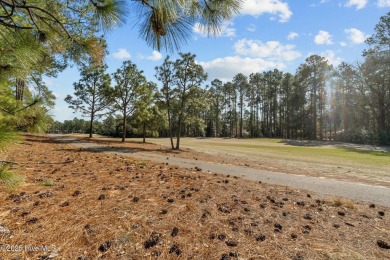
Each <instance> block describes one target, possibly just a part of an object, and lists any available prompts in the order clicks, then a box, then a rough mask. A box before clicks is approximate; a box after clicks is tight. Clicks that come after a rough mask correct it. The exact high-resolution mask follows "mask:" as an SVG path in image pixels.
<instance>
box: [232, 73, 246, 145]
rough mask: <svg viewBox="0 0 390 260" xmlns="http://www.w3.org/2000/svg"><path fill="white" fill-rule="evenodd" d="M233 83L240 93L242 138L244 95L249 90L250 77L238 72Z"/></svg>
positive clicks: (240, 134) (240, 135)
mask: <svg viewBox="0 0 390 260" xmlns="http://www.w3.org/2000/svg"><path fill="white" fill-rule="evenodd" d="M233 84H234V87H235V89H236V91H237V94H238V106H239V108H240V123H239V124H240V126H239V127H240V132H239V137H240V138H242V137H243V136H242V130H243V122H244V121H243V115H244V108H245V107H244V105H245V103H244V97H245V96H246V94H247V92H248V88H249V85H248V77H247V76H245V75H243V74H242V73H238V74H237V75H236V76H234V78H233Z"/></svg>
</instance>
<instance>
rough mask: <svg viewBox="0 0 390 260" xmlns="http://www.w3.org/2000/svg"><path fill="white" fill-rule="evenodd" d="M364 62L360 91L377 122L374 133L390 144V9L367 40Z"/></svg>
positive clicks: (360, 67) (380, 140) (383, 141)
mask: <svg viewBox="0 0 390 260" xmlns="http://www.w3.org/2000/svg"><path fill="white" fill-rule="evenodd" d="M366 43H367V44H368V45H369V47H370V48H369V49H368V50H366V51H364V58H365V60H364V63H363V64H361V65H360V66H359V71H360V73H361V80H362V81H363V84H362V85H361V86H362V87H363V88H360V92H361V93H362V95H364V97H365V99H366V101H368V105H369V107H370V110H371V112H372V115H373V117H374V118H375V121H376V127H374V132H375V134H376V135H377V136H378V141H379V143H381V144H389V143H390V112H389V111H390V44H389V43H390V12H388V13H387V14H386V15H385V16H382V17H381V18H380V21H379V23H378V24H377V25H376V26H375V33H374V34H373V35H372V36H371V37H369V38H368V39H367V40H366Z"/></svg>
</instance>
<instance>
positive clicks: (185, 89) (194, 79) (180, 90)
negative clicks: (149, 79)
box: [173, 53, 207, 149]
mask: <svg viewBox="0 0 390 260" xmlns="http://www.w3.org/2000/svg"><path fill="white" fill-rule="evenodd" d="M180 57H181V58H180V59H177V60H176V61H175V62H174V64H173V66H174V70H175V74H174V75H175V76H174V84H175V86H176V88H175V92H176V93H177V97H178V100H179V107H178V109H179V111H178V123H177V131H176V138H177V140H176V147H175V149H180V136H181V132H182V126H183V122H184V120H185V119H186V116H187V113H188V111H187V108H188V104H189V102H190V100H191V99H192V98H194V94H195V93H196V91H194V89H195V88H197V87H199V86H200V85H201V84H202V83H203V82H204V81H205V80H206V79H207V74H206V73H205V72H204V70H203V67H202V66H201V65H199V64H197V63H196V62H195V55H193V54H190V53H185V54H183V53H180Z"/></svg>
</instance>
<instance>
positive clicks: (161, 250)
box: [0, 136, 390, 259]
mask: <svg viewBox="0 0 390 260" xmlns="http://www.w3.org/2000/svg"><path fill="white" fill-rule="evenodd" d="M7 160H9V161H18V162H22V163H19V164H12V169H11V170H12V171H14V172H16V173H19V174H20V175H23V176H24V177H25V183H24V184H23V185H22V186H20V187H19V188H18V190H14V191H9V190H5V189H4V188H3V187H0V206H1V207H0V258H1V259H155V258H158V259H175V258H180V259H389V258H390V249H389V243H390V216H389V215H390V211H389V208H386V207H382V206H379V205H374V204H369V203H359V202H353V201H347V200H344V199H340V198H320V197H317V196H316V195H315V194H313V193H311V194H308V193H307V192H305V191H302V190H292V189H289V188H287V187H282V186H275V185H268V184H264V183H257V182H251V181H246V180H242V179H239V178H233V177H229V176H226V175H221V174H213V173H207V172H202V171H200V170H195V169H182V168H177V167H174V166H171V165H169V164H157V163H153V162H149V161H140V160H134V159H132V158H130V157H123V156H120V155H115V154H105V153H96V152H94V153H92V152H88V151H84V150H80V149H78V148H75V147H73V146H71V145H67V144H63V143H56V142H54V141H53V140H51V139H50V138H48V137H46V136H27V137H26V139H25V141H24V142H22V143H20V144H18V145H16V146H15V147H14V149H13V150H12V151H10V152H9V154H8V156H7ZM49 162H50V163H51V164H49ZM57 163H58V164H57ZM19 246H22V247H19ZM42 246H48V248H47V250H46V248H42ZM7 249H8V250H11V251H7Z"/></svg>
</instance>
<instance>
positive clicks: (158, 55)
mask: <svg viewBox="0 0 390 260" xmlns="http://www.w3.org/2000/svg"><path fill="white" fill-rule="evenodd" d="M161 58H162V55H161V53H160V52H158V51H153V52H152V55H150V56H148V57H146V59H147V60H151V61H158V60H161Z"/></svg>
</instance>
